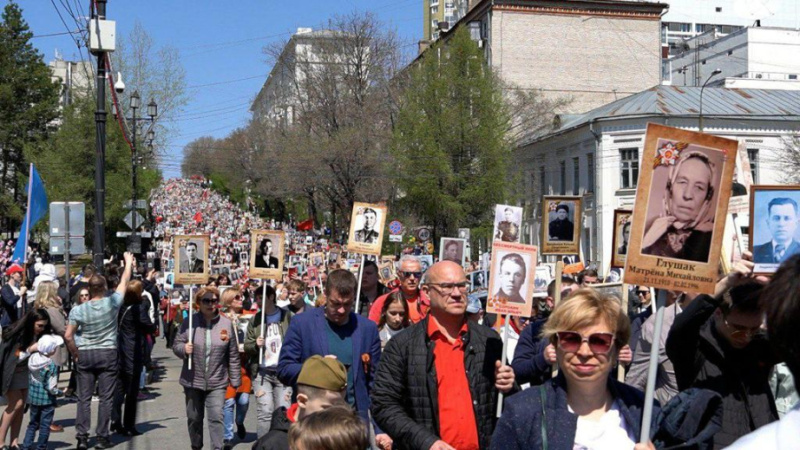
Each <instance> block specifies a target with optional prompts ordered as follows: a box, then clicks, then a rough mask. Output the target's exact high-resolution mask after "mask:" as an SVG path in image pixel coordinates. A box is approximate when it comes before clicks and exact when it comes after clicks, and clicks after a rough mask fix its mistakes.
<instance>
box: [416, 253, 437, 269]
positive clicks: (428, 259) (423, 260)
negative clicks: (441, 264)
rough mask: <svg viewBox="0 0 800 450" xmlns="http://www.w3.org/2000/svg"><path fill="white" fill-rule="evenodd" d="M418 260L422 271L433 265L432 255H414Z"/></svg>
mask: <svg viewBox="0 0 800 450" xmlns="http://www.w3.org/2000/svg"><path fill="white" fill-rule="evenodd" d="M415 258H417V260H418V261H419V265H420V266H421V267H422V273H425V272H427V271H428V267H430V266H432V265H433V256H432V255H417V256H415Z"/></svg>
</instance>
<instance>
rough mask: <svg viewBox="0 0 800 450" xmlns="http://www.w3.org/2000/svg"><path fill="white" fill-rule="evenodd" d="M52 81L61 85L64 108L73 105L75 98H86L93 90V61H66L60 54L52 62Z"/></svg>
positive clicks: (50, 64) (50, 66) (61, 98)
mask: <svg viewBox="0 0 800 450" xmlns="http://www.w3.org/2000/svg"><path fill="white" fill-rule="evenodd" d="M47 66H48V67H49V68H50V79H51V80H53V81H56V80H58V81H59V82H60V83H61V96H60V102H59V103H60V104H61V106H62V107H64V106H67V105H69V104H71V103H72V100H73V99H74V98H75V97H80V96H85V95H88V93H90V92H91V90H92V84H93V83H94V75H93V74H94V68H93V66H92V62H91V61H65V60H64V59H63V58H61V56H60V55H59V53H58V52H56V58H55V59H54V60H52V61H50V62H49V63H48V64H47Z"/></svg>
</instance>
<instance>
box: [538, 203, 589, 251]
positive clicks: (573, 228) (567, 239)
mask: <svg viewBox="0 0 800 450" xmlns="http://www.w3.org/2000/svg"><path fill="white" fill-rule="evenodd" d="M581 204H582V200H581V198H580V197H565V196H544V197H543V198H542V211H544V212H545V214H544V215H543V222H544V223H543V226H542V254H543V255H577V254H578V252H579V250H580V249H579V247H580V245H579V244H580V242H579V241H580V224H581V221H582V218H581Z"/></svg>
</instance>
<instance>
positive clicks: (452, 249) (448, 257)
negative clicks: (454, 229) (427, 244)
mask: <svg viewBox="0 0 800 450" xmlns="http://www.w3.org/2000/svg"><path fill="white" fill-rule="evenodd" d="M466 245H467V241H465V240H463V239H456V238H442V239H441V241H440V243H439V261H453V262H454V263H458V264H460V265H462V266H463V265H464V258H465V257H466V252H465V247H466Z"/></svg>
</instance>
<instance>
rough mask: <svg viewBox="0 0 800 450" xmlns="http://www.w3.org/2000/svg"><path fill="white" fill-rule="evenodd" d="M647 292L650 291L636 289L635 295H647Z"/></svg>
mask: <svg viewBox="0 0 800 450" xmlns="http://www.w3.org/2000/svg"><path fill="white" fill-rule="evenodd" d="M649 293H650V291H637V292H636V295H647V294H649Z"/></svg>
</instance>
